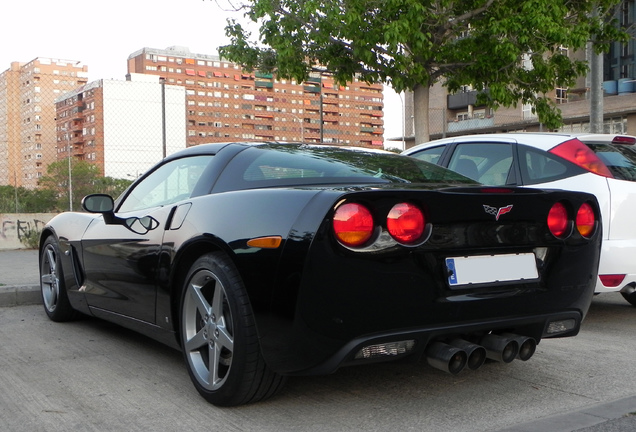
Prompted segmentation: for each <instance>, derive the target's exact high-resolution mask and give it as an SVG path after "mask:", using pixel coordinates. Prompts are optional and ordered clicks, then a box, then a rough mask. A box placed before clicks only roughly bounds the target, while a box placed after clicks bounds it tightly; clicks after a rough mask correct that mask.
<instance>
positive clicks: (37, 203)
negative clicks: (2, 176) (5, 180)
mask: <svg viewBox="0 0 636 432" xmlns="http://www.w3.org/2000/svg"><path fill="white" fill-rule="evenodd" d="M55 201H56V197H55V192H53V191H51V190H45V189H35V190H29V189H25V188H23V187H19V188H17V189H16V188H14V187H13V186H0V213H46V212H49V211H51V209H53V208H54V207H55Z"/></svg>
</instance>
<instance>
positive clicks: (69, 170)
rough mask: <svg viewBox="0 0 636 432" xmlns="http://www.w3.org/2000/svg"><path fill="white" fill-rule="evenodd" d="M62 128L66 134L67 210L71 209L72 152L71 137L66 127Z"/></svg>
mask: <svg viewBox="0 0 636 432" xmlns="http://www.w3.org/2000/svg"><path fill="white" fill-rule="evenodd" d="M62 130H63V131H64V133H65V135H66V148H67V150H68V210H69V211H73V175H72V174H71V172H72V170H71V158H72V157H73V154H72V153H71V139H70V138H69V136H68V130H67V129H66V128H63V129H62Z"/></svg>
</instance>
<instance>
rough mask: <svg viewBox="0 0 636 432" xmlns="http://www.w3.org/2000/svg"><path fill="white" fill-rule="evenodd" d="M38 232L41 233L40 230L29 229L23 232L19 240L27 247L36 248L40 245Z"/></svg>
mask: <svg viewBox="0 0 636 432" xmlns="http://www.w3.org/2000/svg"><path fill="white" fill-rule="evenodd" d="M40 234H42V231H40V230H37V229H29V230H27V231H26V233H24V236H23V237H22V238H21V239H20V241H21V242H22V244H23V245H25V246H26V247H27V248H29V249H38V247H39V246H40Z"/></svg>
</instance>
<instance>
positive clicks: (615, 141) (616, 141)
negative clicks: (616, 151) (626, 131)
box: [612, 135, 636, 145]
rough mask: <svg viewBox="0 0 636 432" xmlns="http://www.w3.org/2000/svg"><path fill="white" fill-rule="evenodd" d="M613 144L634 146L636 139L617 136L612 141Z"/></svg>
mask: <svg viewBox="0 0 636 432" xmlns="http://www.w3.org/2000/svg"><path fill="white" fill-rule="evenodd" d="M612 144H623V145H633V144H636V137H633V136H626V135H616V136H615V137H614V138H613V139H612Z"/></svg>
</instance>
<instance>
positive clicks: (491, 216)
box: [40, 143, 601, 405]
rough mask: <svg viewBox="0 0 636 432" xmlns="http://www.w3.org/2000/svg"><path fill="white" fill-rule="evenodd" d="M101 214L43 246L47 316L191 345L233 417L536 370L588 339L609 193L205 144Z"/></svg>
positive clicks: (337, 150) (203, 390) (205, 390)
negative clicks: (308, 377) (347, 382)
mask: <svg viewBox="0 0 636 432" xmlns="http://www.w3.org/2000/svg"><path fill="white" fill-rule="evenodd" d="M83 208H84V209H85V210H86V211H87V212H83V213H62V214H60V215H58V216H56V217H55V218H53V219H52V220H51V222H50V223H49V224H48V225H47V226H46V227H45V229H44V230H43V232H42V237H41V241H40V271H41V287H42V297H43V301H44V308H45V311H46V313H47V314H48V316H49V317H50V318H51V319H52V320H54V321H64V320H69V319H73V318H76V317H77V316H78V315H81V314H85V315H91V316H94V317H98V318H103V319H105V320H109V321H112V322H115V323H117V324H120V325H122V326H125V327H128V328H131V329H134V330H136V331H139V332H141V333H144V334H146V335H148V336H150V337H152V338H155V339H157V340H160V341H162V342H164V343H166V344H168V345H170V346H173V347H176V348H178V349H181V350H182V352H183V354H184V358H185V362H186V365H187V368H188V371H189V373H190V376H191V378H192V381H193V383H194V385H195V387H196V388H197V390H198V391H199V393H200V394H201V395H202V396H203V397H205V398H206V399H207V400H208V401H210V402H212V403H214V404H217V405H238V404H243V403H248V402H254V401H257V400H261V399H264V398H266V397H269V396H271V395H273V394H274V393H276V392H277V390H279V389H280V388H281V386H282V385H283V383H284V379H285V377H286V376H290V375H300V374H328V373H331V372H334V371H335V370H336V369H338V368H339V367H342V366H345V365H354V364H363V363H368V362H374V361H385V360H393V359H401V358H411V359H413V360H419V359H426V360H427V361H428V362H429V364H431V365H432V366H434V367H437V368H440V369H442V370H446V371H448V372H451V373H457V372H459V371H460V370H461V369H462V368H463V367H464V366H468V367H469V368H472V369H476V368H478V367H479V366H480V365H481V364H482V363H483V362H484V360H485V359H486V358H491V359H496V360H499V361H502V362H510V361H512V360H513V359H514V358H520V359H522V360H527V359H528V358H530V357H531V356H532V354H533V353H534V351H535V347H536V344H537V343H539V342H540V340H541V339H542V338H546V337H565V336H574V335H576V334H577V333H578V331H579V328H580V325H581V321H582V320H583V318H584V316H585V314H586V312H587V310H588V307H589V305H590V302H591V299H592V295H593V292H594V284H595V281H596V272H597V267H598V259H599V250H600V238H601V235H600V234H601V233H600V230H601V225H600V221H599V220H598V215H599V208H598V203H597V201H596V199H595V198H594V196H593V195H591V194H587V193H582V192H568V191H556V190H555V191H542V190H534V189H522V188H519V189H517V188H502V187H496V188H494V187H485V186H482V185H479V184H477V183H475V182H474V181H472V180H470V179H468V178H466V177H463V176H461V175H459V174H456V173H454V172H452V171H449V170H446V169H444V168H441V167H437V166H435V165H432V164H428V163H426V162H422V161H419V160H416V159H414V158H409V157H404V156H400V155H395V154H390V153H387V152H380V151H371V150H365V149H347V148H341V147H334V146H318V145H303V144H281V143H224V144H209V145H200V146H196V147H192V148H188V149H186V150H183V151H181V152H178V153H176V154H174V155H172V156H169V157H168V158H166V159H165V160H163V161H162V162H161V163H159V164H158V165H156V166H155V167H154V168H153V169H151V170H150V171H149V172H148V173H146V174H145V175H143V176H142V177H141V178H139V179H138V180H137V181H136V182H135V183H133V184H132V186H131V187H130V188H129V189H128V190H127V191H126V192H125V193H124V194H122V196H121V197H119V198H118V199H117V200H116V201H113V199H112V198H111V197H109V196H107V195H90V196H88V197H86V198H85V199H84V200H83Z"/></svg>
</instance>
